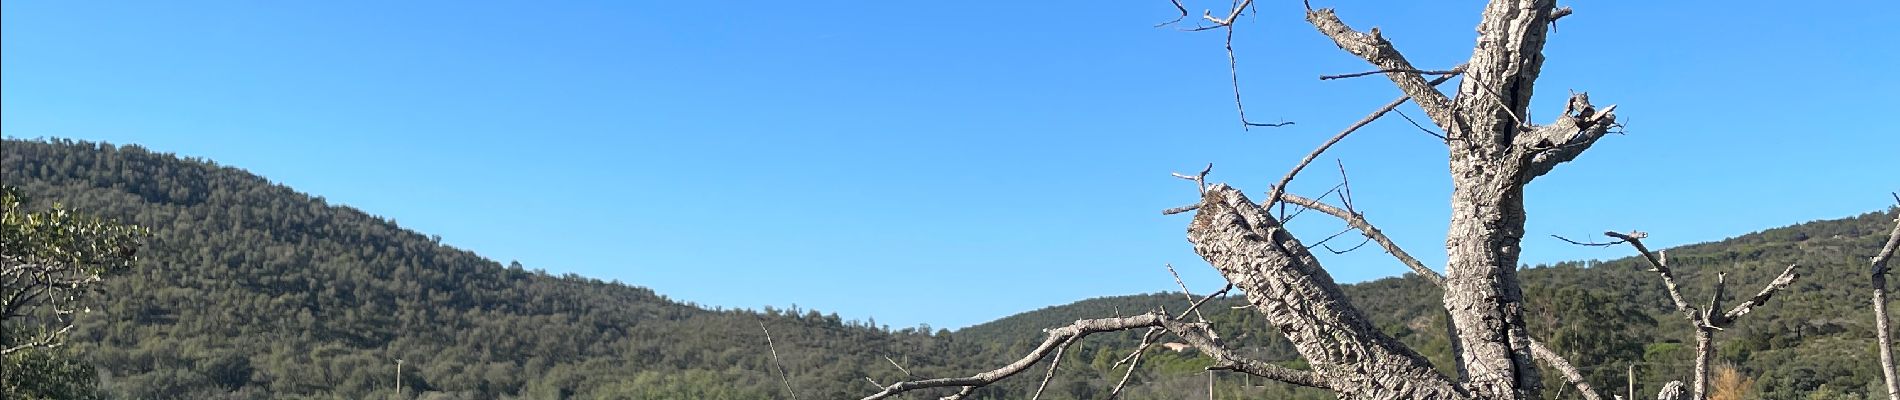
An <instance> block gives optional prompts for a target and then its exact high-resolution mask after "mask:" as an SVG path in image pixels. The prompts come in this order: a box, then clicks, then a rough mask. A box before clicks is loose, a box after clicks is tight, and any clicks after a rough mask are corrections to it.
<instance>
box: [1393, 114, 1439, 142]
mask: <svg viewBox="0 0 1900 400" xmlns="http://www.w3.org/2000/svg"><path fill="white" fill-rule="evenodd" d="M1392 112H1395V113H1399V117H1400V118H1405V122H1410V123H1412V126H1413V127H1416V128H1418V130H1419V131H1421V132H1425V134H1427V135H1432V137H1435V138H1438V140H1439V141H1441V142H1451V138H1448V137H1445V135H1441V134H1439V133H1438V132H1432V130H1430V129H1425V126H1424V125H1419V124H1418V120H1414V119H1412V116H1410V115H1405V110H1392Z"/></svg>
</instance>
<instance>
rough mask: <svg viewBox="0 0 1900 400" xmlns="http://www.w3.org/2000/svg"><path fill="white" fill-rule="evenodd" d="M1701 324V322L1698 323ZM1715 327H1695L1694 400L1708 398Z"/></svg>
mask: <svg viewBox="0 0 1900 400" xmlns="http://www.w3.org/2000/svg"><path fill="white" fill-rule="evenodd" d="M1698 325H1700V324H1698ZM1714 346H1715V328H1710V327H1706V326H1698V327H1696V329H1695V355H1696V357H1695V386H1694V389H1693V391H1692V392H1691V393H1692V395H1691V397H1689V398H1690V399H1693V400H1703V399H1707V398H1708V388H1709V362H1710V361H1712V360H1713V359H1714V358H1715V349H1714Z"/></svg>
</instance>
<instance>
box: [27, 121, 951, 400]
mask: <svg viewBox="0 0 1900 400" xmlns="http://www.w3.org/2000/svg"><path fill="white" fill-rule="evenodd" d="M3 147H4V164H0V170H3V171H4V181H5V183H6V184H7V185H11V186H17V187H20V188H21V189H22V191H23V192H24V193H26V194H27V195H28V196H30V197H32V198H33V199H35V200H36V203H35V204H38V205H40V206H46V205H48V204H50V203H52V202H59V203H63V204H65V206H66V207H68V208H70V209H75V210H81V211H84V212H89V213H93V214H97V215H100V216H103V217H106V218H109V219H114V220H118V221H120V222H124V223H133V224H138V225H142V226H145V227H148V228H150V229H151V230H152V232H153V237H152V238H151V239H150V240H148V243H147V246H146V249H145V250H144V251H143V252H142V254H141V257H142V258H143V260H142V263H141V265H139V267H138V268H137V269H136V270H134V272H132V273H131V274H130V275H125V276H118V277H114V278H112V279H108V280H107V282H106V283H107V285H106V287H105V294H106V295H105V296H104V297H103V298H104V299H105V300H104V301H105V302H106V304H104V305H103V307H99V308H100V309H99V310H95V311H96V312H94V313H92V314H90V315H87V316H86V317H85V318H82V319H80V325H79V326H78V327H77V328H76V330H75V332H76V333H75V334H74V335H73V336H72V338H71V340H70V343H71V345H70V346H68V347H70V352H71V353H73V354H78V355H79V356H80V357H83V358H85V359H86V360H88V361H90V362H91V363H92V364H93V365H94V366H96V367H97V369H98V373H99V375H100V376H101V377H102V379H101V381H102V383H103V386H104V388H105V392H106V393H105V394H107V395H109V396H110V397H115V398H127V399H171V398H190V399H217V398H231V399H265V398H335V399H362V398H386V397H393V396H391V395H394V394H395V392H394V387H395V378H396V360H397V359H401V360H403V362H404V364H403V367H404V368H403V370H402V374H403V379H402V385H403V388H402V389H403V391H404V393H407V394H409V395H411V396H418V395H424V394H427V395H429V396H434V397H432V398H479V399H489V398H508V397H516V396H518V397H521V398H535V399H556V398H774V397H781V396H783V395H784V393H785V389H784V386H785V385H784V384H783V383H781V382H780V380H779V377H778V375H777V374H776V372H774V371H775V369H774V368H773V364H772V361H771V358H770V352H769V351H767V348H766V340H765V336H764V333H763V332H762V331H761V330H760V324H761V323H764V324H765V325H767V326H769V327H770V329H771V332H772V335H773V336H774V337H773V340H774V341H775V342H774V344H775V345H777V346H778V351H779V355H780V356H782V359H783V360H782V361H783V363H784V365H785V368H786V370H787V371H788V372H789V375H790V380H791V383H792V385H793V386H795V387H797V388H798V390H799V392H800V394H801V395H802V396H805V398H840V397H848V396H850V395H856V394H859V393H860V392H863V391H864V390H865V389H867V388H870V387H871V386H870V385H869V384H868V383H866V382H865V381H864V378H865V377H866V376H872V377H877V378H878V379H886V380H889V379H892V378H895V377H896V376H897V375H899V374H900V373H899V372H897V371H896V370H895V369H894V368H891V367H888V362H887V361H885V360H884V357H885V356H890V357H892V358H895V359H898V360H906V359H908V364H907V365H906V366H907V367H911V368H913V370H912V371H913V372H917V373H932V374H936V373H939V372H940V371H943V370H942V369H941V368H942V366H958V365H962V364H969V363H971V362H969V361H966V360H967V359H968V357H950V355H952V354H964V353H967V351H955V350H953V349H957V348H961V347H960V346H959V345H958V344H956V343H955V342H954V341H952V340H950V339H949V338H947V337H939V336H937V335H935V334H936V332H917V331H915V330H902V331H896V332H889V331H886V330H885V329H882V328H874V327H871V326H869V325H868V324H864V323H859V322H856V321H845V320H841V319H840V318H839V317H838V316H837V315H836V314H829V315H825V314H821V313H820V312H818V311H815V310H797V309H791V310H775V309H767V310H765V311H764V312H762V313H761V312H754V311H749V310H741V311H730V310H727V311H714V310H707V309H704V308H701V307H696V306H693V305H690V304H682V303H680V302H677V301H673V300H669V299H667V298H666V297H665V296H662V295H659V294H656V293H654V292H653V291H651V290H648V289H645V288H641V287H636V286H629V285H624V284H620V283H609V282H602V281H600V280H597V279H588V278H583V277H580V276H575V275H566V276H555V275H550V274H548V273H546V272H541V271H538V270H529V269H524V268H523V267H522V266H520V265H508V266H504V265H502V264H499V263H497V262H495V261H491V260H488V259H484V258H482V257H480V256H478V255H476V254H474V253H470V252H468V251H464V250H461V249H456V248H453V247H449V246H444V245H441V244H440V243H439V242H438V241H437V239H434V238H431V237H428V236H425V235H423V234H421V233H417V232H414V231H410V230H405V229H403V228H402V227H400V226H398V225H397V224H396V223H395V222H394V221H391V220H388V219H384V218H379V217H376V216H373V215H370V214H367V213H364V212H362V211H358V210H356V209H353V208H349V207H341V206H336V205H332V204H328V203H326V202H324V200H323V199H322V198H317V197H312V196H309V195H306V194H303V193H298V192H296V191H294V190H292V189H290V188H287V187H284V186H281V185H276V184H272V183H271V182H269V181H267V180H266V179H264V178H262V177H259V176H256V175H252V174H250V173H248V172H245V171H244V170H241V169H237V168H232V167H223V166H219V165H217V164H215V163H213V162H210V161H205V160H189V159H180V158H177V157H175V156H172V155H170V154H162V153H155V152H151V151H147V150H145V149H142V148H139V147H137V146H123V147H115V146H111V145H95V144H88V143H81V142H70V141H55V142H50V143H49V142H42V141H20V140H7V141H6V142H5V145H4V146H3ZM966 369H967V368H966Z"/></svg>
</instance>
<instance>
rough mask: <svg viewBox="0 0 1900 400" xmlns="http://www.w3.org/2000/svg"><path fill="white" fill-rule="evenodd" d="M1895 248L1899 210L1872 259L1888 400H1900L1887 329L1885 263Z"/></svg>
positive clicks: (1876, 321) (1899, 232)
mask: <svg viewBox="0 0 1900 400" xmlns="http://www.w3.org/2000/svg"><path fill="white" fill-rule="evenodd" d="M1897 247H1900V210H1895V211H1894V218H1893V233H1889V234H1887V244H1886V245H1885V246H1881V247H1880V252H1879V253H1878V254H1875V255H1874V257H1873V259H1872V262H1873V271H1872V277H1871V278H1872V280H1873V286H1874V299H1873V300H1874V336H1875V337H1876V338H1877V339H1878V343H1879V344H1880V373H1881V375H1882V376H1883V377H1884V378H1886V379H1887V398H1888V399H1889V400H1900V378H1896V377H1895V376H1894V366H1893V336H1892V335H1893V333H1892V331H1891V330H1889V329H1888V328H1887V271H1888V269H1887V261H1888V260H1891V259H1893V253H1894V249H1895V248H1897Z"/></svg>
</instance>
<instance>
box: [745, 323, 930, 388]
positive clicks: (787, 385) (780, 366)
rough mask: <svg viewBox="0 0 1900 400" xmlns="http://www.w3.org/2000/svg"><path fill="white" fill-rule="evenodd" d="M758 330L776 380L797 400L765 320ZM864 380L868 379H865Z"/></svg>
mask: <svg viewBox="0 0 1900 400" xmlns="http://www.w3.org/2000/svg"><path fill="white" fill-rule="evenodd" d="M759 330H761V331H765V349H766V350H770V351H771V352H772V364H773V365H776V366H778V379H779V381H780V382H784V383H785V393H789V394H791V396H792V400H798V391H797V390H793V389H792V378H791V376H790V375H786V374H785V363H783V362H780V361H779V359H778V347H776V346H774V345H772V330H771V329H765V320H759ZM893 364H894V363H893ZM899 368H902V367H899ZM865 379H870V378H869V377H866V378H865ZM872 383H876V382H872Z"/></svg>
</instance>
